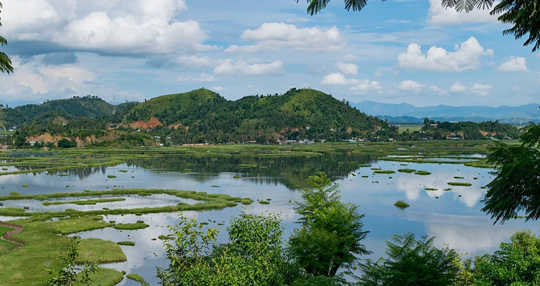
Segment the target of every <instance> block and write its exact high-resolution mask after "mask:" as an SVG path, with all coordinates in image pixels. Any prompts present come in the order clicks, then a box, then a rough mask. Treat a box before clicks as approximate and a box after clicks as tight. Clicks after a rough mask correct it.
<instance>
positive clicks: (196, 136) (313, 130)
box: [124, 89, 395, 142]
mask: <svg viewBox="0 0 540 286" xmlns="http://www.w3.org/2000/svg"><path fill="white" fill-rule="evenodd" d="M152 117H154V118H157V119H158V120H159V122H161V123H162V124H163V125H165V126H167V127H170V128H174V129H176V130H177V131H178V132H173V134H172V136H173V138H174V139H175V140H174V141H178V142H199V141H201V140H202V138H204V140H205V141H211V142H228V141H258V142H268V141H275V140H277V139H279V138H282V139H322V138H324V139H330V138H333V139H336V140H338V139H343V140H345V139H350V138H353V137H362V138H365V137H372V136H375V135H376V134H377V135H378V136H386V137H388V136H390V133H391V132H394V133H395V131H392V130H391V129H390V127H389V126H388V125H387V124H386V123H385V122H383V121H381V120H379V119H377V118H375V117H372V116H368V115H366V114H364V113H362V112H360V111H358V110H357V109H355V108H353V107H351V106H350V105H349V104H348V103H346V102H342V101H339V100H337V99H335V98H334V97H332V96H331V95H328V94H325V93H323V92H320V91H316V90H312V89H291V90H289V91H288V92H286V93H285V94H283V95H277V94H276V95H267V96H263V95H252V96H246V97H243V98H241V99H239V100H237V101H228V100H226V99H225V98H223V97H221V96H220V95H218V94H217V93H214V92H212V91H210V90H207V89H198V90H194V91H190V92H187V93H181V94H171V95H164V96H160V97H156V98H153V99H151V100H148V101H147V102H145V103H141V104H138V105H137V106H136V107H134V108H133V109H131V110H130V111H129V112H127V114H126V115H125V117H124V124H128V125H129V124H133V123H134V122H137V121H148V120H150V119H151V118H152ZM154 122H156V121H155V119H154ZM130 126H132V125H130ZM387 133H388V134H387Z"/></svg>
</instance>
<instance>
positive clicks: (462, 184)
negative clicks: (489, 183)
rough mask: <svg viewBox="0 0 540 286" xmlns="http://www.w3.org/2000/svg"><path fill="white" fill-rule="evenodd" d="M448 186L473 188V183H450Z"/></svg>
mask: <svg viewBox="0 0 540 286" xmlns="http://www.w3.org/2000/svg"><path fill="white" fill-rule="evenodd" d="M448 185H450V186H462V187H470V186H472V184H471V183H463V182H448Z"/></svg>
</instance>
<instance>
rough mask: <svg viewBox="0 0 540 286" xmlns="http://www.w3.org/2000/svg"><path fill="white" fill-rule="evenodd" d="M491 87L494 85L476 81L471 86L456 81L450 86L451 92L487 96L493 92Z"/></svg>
mask: <svg viewBox="0 0 540 286" xmlns="http://www.w3.org/2000/svg"><path fill="white" fill-rule="evenodd" d="M491 88H492V86H491V85H488V84H479V83H475V84H473V85H472V86H471V87H466V86H464V85H463V84H461V83H459V82H456V83H454V84H453V85H452V86H451V87H450V92H454V93H469V94H474V95H478V96H486V95H488V94H489V93H490V92H491Z"/></svg>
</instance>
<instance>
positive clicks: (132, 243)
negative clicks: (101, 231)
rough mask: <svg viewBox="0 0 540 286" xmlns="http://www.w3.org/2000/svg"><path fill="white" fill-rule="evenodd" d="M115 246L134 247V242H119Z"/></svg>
mask: <svg viewBox="0 0 540 286" xmlns="http://www.w3.org/2000/svg"><path fill="white" fill-rule="evenodd" d="M116 244H118V245H125V246H135V242H133V241H119V242H117V243H116Z"/></svg>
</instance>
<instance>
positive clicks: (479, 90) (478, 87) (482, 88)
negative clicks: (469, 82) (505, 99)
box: [469, 83, 491, 96]
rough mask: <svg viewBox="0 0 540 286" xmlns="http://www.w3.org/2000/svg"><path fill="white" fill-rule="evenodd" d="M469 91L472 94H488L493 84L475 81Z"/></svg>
mask: <svg viewBox="0 0 540 286" xmlns="http://www.w3.org/2000/svg"><path fill="white" fill-rule="evenodd" d="M469 91H470V93H472V94H476V95H479V96H486V95H488V94H489V92H490V91H491V85H488V84H479V83H475V84H474V85H473V86H472V87H471V88H470V90H469Z"/></svg>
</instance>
